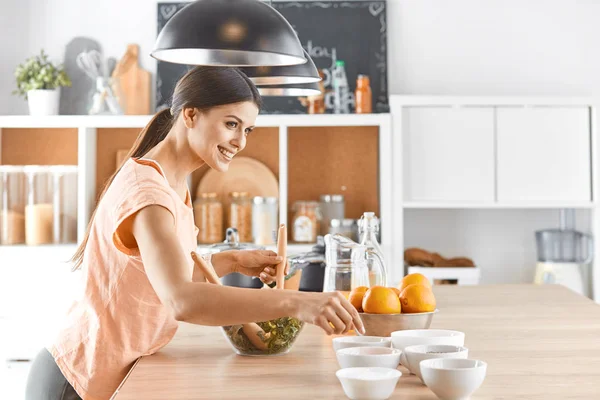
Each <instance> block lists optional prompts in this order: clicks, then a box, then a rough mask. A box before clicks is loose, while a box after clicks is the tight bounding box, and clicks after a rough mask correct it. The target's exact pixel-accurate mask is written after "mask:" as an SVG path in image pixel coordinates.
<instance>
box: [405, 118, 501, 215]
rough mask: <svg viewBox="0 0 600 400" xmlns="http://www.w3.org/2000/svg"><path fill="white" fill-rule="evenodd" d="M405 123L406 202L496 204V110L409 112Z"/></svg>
mask: <svg viewBox="0 0 600 400" xmlns="http://www.w3.org/2000/svg"><path fill="white" fill-rule="evenodd" d="M402 118H403V132H404V134H403V147H404V153H403V155H404V179H405V185H404V188H405V194H404V200H405V201H407V202H469V203H471V202H472V203H491V202H493V201H494V198H495V193H494V162H495V160H494V109H493V108H491V107H460V108H458V107H407V108H405V109H404V112H403V115H402Z"/></svg>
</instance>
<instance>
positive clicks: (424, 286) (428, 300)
mask: <svg viewBox="0 0 600 400" xmlns="http://www.w3.org/2000/svg"><path fill="white" fill-rule="evenodd" d="M348 300H349V301H350V303H352V305H353V306H354V307H355V308H356V310H357V311H358V312H359V314H360V317H361V319H362V321H363V324H364V326H365V333H364V335H365V336H383V337H387V336H391V334H392V332H394V331H401V330H406V329H428V328H429V326H430V325H431V321H432V320H433V316H434V315H435V313H437V312H438V310H437V308H436V301H435V296H434V295H433V290H432V287H431V282H429V280H428V279H427V278H426V277H425V276H424V275H422V274H419V273H415V274H409V275H406V276H405V277H404V278H403V279H402V282H400V284H399V285H398V287H386V286H372V287H370V288H368V287H366V286H359V287H357V288H354V289H353V290H352V291H351V292H350V295H349V296H348Z"/></svg>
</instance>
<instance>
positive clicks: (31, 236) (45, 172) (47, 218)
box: [25, 165, 54, 246]
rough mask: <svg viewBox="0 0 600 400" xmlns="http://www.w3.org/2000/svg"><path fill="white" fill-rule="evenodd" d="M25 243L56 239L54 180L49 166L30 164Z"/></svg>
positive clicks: (26, 172) (27, 167)
mask: <svg viewBox="0 0 600 400" xmlns="http://www.w3.org/2000/svg"><path fill="white" fill-rule="evenodd" d="M25 174H26V175H27V205H26V206H25V243H27V244H28V245H30V246H32V245H41V244H51V243H53V241H54V204H53V201H54V181H53V178H52V171H51V169H50V167H47V166H37V165H28V166H26V167H25Z"/></svg>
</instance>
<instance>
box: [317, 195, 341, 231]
mask: <svg viewBox="0 0 600 400" xmlns="http://www.w3.org/2000/svg"><path fill="white" fill-rule="evenodd" d="M319 205H320V207H321V214H322V216H323V221H322V223H321V228H320V229H319V234H320V235H322V236H325V235H326V234H328V233H329V224H330V221H331V220H332V219H339V220H341V219H344V213H345V207H344V196H342V195H341V194H324V195H321V198H320V202H319Z"/></svg>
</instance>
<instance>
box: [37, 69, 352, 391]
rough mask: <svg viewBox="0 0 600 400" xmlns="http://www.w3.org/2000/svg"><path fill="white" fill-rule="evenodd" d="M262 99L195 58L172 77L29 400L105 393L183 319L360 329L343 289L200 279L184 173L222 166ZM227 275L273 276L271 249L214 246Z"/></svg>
mask: <svg viewBox="0 0 600 400" xmlns="http://www.w3.org/2000/svg"><path fill="white" fill-rule="evenodd" d="M260 105H261V98H260V95H259V93H258V91H257V89H256V87H255V86H254V85H253V83H252V82H251V81H250V79H248V77H247V76H245V75H244V74H243V73H242V72H240V71H239V70H238V69H235V68H214V67H196V68H194V69H192V70H190V71H189V72H188V73H187V74H186V75H185V76H184V77H183V78H182V79H181V80H180V81H179V82H178V84H177V86H176V88H175V91H174V94H173V101H172V106H171V108H170V109H168V110H163V111H161V112H159V113H158V114H156V116H155V117H154V118H153V119H152V120H151V121H150V123H149V124H148V126H147V127H146V128H145V129H144V130H143V131H142V132H141V133H140V136H139V138H138V139H137V141H136V143H135V144H134V146H133V149H132V150H131V152H130V157H129V158H128V160H127V161H126V162H125V163H124V164H123V166H122V167H121V168H120V170H119V171H118V172H117V173H116V174H115V175H114V176H113V177H111V179H110V180H109V181H108V184H107V186H106V188H105V190H104V192H103V193H102V195H101V197H100V201H99V203H98V207H97V209H96V211H95V213H94V215H93V216H92V219H91V222H90V225H89V228H88V232H87V234H86V237H85V238H84V240H83V241H82V244H81V246H80V247H79V249H78V251H77V253H76V254H75V256H74V257H73V261H74V263H75V267H76V268H79V267H83V268H84V276H85V285H84V286H85V288H84V290H83V292H82V293H81V296H80V298H79V299H78V301H76V302H75V303H74V305H73V306H72V308H71V309H70V310H69V312H68V318H67V320H66V323H65V324H64V326H63V327H62V328H61V329H60V331H59V334H58V335H57V337H56V339H55V340H54V341H53V343H52V344H50V345H49V346H48V347H47V348H46V349H43V350H42V351H41V352H40V354H39V355H38V356H37V357H36V359H35V361H34V363H33V365H32V367H31V372H30V375H29V380H28V384H27V391H26V392H27V393H26V398H27V400H34V399H35V400H37V399H48V400H59V399H60V400H66V399H79V398H83V399H85V400H88V399H91V400H101V399H109V398H110V397H111V396H112V394H113V393H114V391H115V390H116V389H117V387H118V385H119V384H120V382H121V381H122V379H123V378H124V377H125V375H126V374H127V372H128V371H129V369H130V368H131V366H132V365H133V363H134V362H135V361H136V360H137V359H138V358H139V357H141V356H144V355H149V354H153V353H155V352H156V351H158V350H159V349H160V348H162V347H163V346H164V345H166V344H167V343H168V342H169V341H170V340H171V339H172V337H173V335H174V334H175V331H176V330H177V321H185V322H188V323H194V324H200V325H212V326H224V325H233V324H242V323H248V322H254V321H264V320H269V319H274V318H279V317H283V316H293V317H296V318H298V319H300V320H302V321H304V322H306V323H311V324H315V325H317V326H320V327H321V328H322V329H323V330H324V331H325V332H326V333H327V334H333V333H336V334H338V333H345V332H347V331H348V330H349V329H358V330H360V331H363V326H362V322H361V321H360V318H359V316H358V313H357V312H356V310H355V309H354V308H353V307H352V305H351V304H350V303H349V302H348V301H347V300H346V299H345V298H344V297H343V296H341V295H340V294H339V293H304V292H297V291H287V290H254V289H241V288H234V287H224V286H218V285H212V284H209V283H205V280H204V276H203V275H202V273H201V272H200V270H199V269H198V268H195V267H194V263H193V260H192V258H191V257H190V254H191V252H193V251H194V250H195V249H196V245H197V244H196V236H197V229H196V227H195V226H194V222H193V221H194V220H193V215H192V205H191V198H190V193H189V191H188V188H187V184H186V180H187V177H188V176H189V175H190V174H191V173H192V172H193V171H195V170H196V169H198V168H199V167H201V166H202V165H204V164H207V165H208V166H209V167H210V168H213V169H215V170H217V171H227V169H228V167H229V163H230V162H231V160H232V158H233V157H234V156H235V155H237V153H239V152H240V151H242V150H243V149H244V147H245V146H246V140H247V137H248V135H249V134H250V133H251V132H252V130H253V129H254V124H255V120H256V117H257V115H258V113H259V109H260ZM208 261H210V262H212V265H213V267H214V268H215V270H216V271H217V273H218V274H219V275H220V276H223V275H225V274H228V273H230V272H234V271H237V272H241V273H243V274H246V275H250V276H260V278H261V280H263V282H266V283H269V282H272V281H273V280H274V276H275V266H276V265H277V264H279V263H280V262H281V261H282V260H281V258H280V257H278V256H277V254H275V253H273V252H270V251H244V252H236V251H230V252H223V253H218V254H215V255H213V256H212V259H209V260H208Z"/></svg>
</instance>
